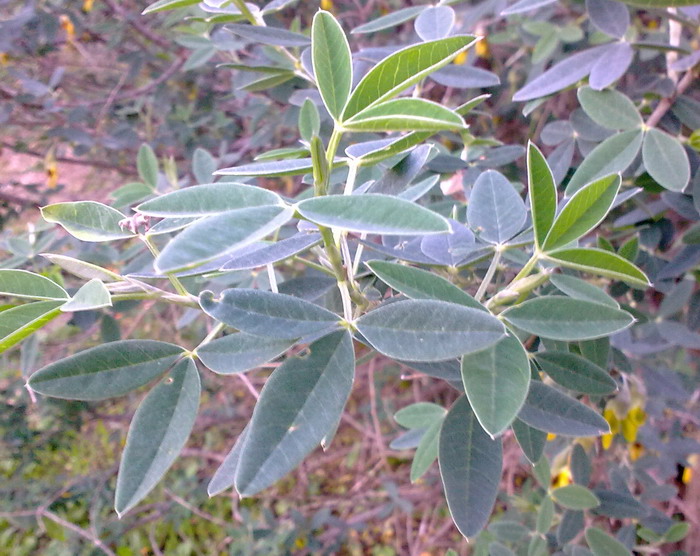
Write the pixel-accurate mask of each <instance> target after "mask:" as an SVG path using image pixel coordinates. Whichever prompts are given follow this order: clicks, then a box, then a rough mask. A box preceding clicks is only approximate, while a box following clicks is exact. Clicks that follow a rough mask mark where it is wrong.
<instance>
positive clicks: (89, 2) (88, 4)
mask: <svg viewBox="0 0 700 556" xmlns="http://www.w3.org/2000/svg"><path fill="white" fill-rule="evenodd" d="M94 3H95V0H83V11H84V12H85V13H86V14H87V13H90V12H91V11H92V7H93V4H94Z"/></svg>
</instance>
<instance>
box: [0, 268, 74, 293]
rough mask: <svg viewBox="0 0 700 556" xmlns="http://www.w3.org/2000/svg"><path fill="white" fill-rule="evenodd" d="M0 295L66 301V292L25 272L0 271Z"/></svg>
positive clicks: (39, 276) (41, 277)
mask: <svg viewBox="0 0 700 556" xmlns="http://www.w3.org/2000/svg"><path fill="white" fill-rule="evenodd" d="M0 295H9V296H12V297H23V298H27V299H43V300H48V299H68V297H70V296H69V295H68V292H66V290H64V289H63V288H62V287H61V286H59V285H58V284H57V283H56V282H54V281H53V280H49V279H48V278H46V277H45V276H41V275H40V274H34V273H33V272H29V271H27V270H14V269H12V270H0Z"/></svg>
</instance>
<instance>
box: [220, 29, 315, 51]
mask: <svg viewBox="0 0 700 556" xmlns="http://www.w3.org/2000/svg"><path fill="white" fill-rule="evenodd" d="M224 29H226V30H227V31H230V32H231V33H233V34H234V35H238V36H239V37H243V38H244V39H246V40H249V41H251V42H259V43H262V44H269V45H272V46H289V47H299V46H308V45H309V43H310V42H311V40H310V39H309V37H307V36H306V35H302V34H300V33H294V32H293V31H287V30H286V29H282V28H280V27H265V26H262V25H248V24H244V23H229V24H228V25H226V27H224Z"/></svg>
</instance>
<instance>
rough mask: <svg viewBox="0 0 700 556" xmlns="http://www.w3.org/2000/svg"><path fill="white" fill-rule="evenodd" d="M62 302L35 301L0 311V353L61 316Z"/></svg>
mask: <svg viewBox="0 0 700 556" xmlns="http://www.w3.org/2000/svg"><path fill="white" fill-rule="evenodd" d="M62 304H63V301H37V302H35V303H26V304H25V305H19V306H17V307H12V308H11V309H5V310H4V311H0V353H2V352H4V351H7V350H8V349H10V348H11V347H12V346H14V345H16V344H18V343H19V342H21V341H22V340H24V339H25V338H26V337H27V336H31V335H32V334H33V333H34V332H36V331H37V330H39V329H40V328H41V327H42V326H45V325H47V324H48V323H49V322H51V321H52V320H53V319H55V318H56V317H57V316H58V315H60V314H61V311H60V309H58V307H59V306H60V305H62Z"/></svg>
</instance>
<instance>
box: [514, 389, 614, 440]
mask: <svg viewBox="0 0 700 556" xmlns="http://www.w3.org/2000/svg"><path fill="white" fill-rule="evenodd" d="M518 418H519V419H520V420H521V421H524V422H525V423H526V424H528V425H530V426H531V427H534V428H536V429H539V430H542V431H546V432H551V433H554V434H560V435H562V436H599V435H601V434H606V433H608V432H610V428H609V426H608V422H607V421H606V420H605V419H603V417H601V416H600V415H599V414H598V413H596V412H595V411H593V410H592V409H591V408H589V407H588V406H585V405H584V404H582V403H581V402H579V401H577V400H575V399H573V398H571V397H569V396H567V395H566V394H562V393H561V392H559V391H558V390H555V389H554V388H552V387H551V386H547V385H546V384H543V383H541V382H538V381H533V382H531V383H530V393H529V394H528V396H527V400H525V405H524V406H523V408H522V410H521V411H520V413H519V415H518Z"/></svg>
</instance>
